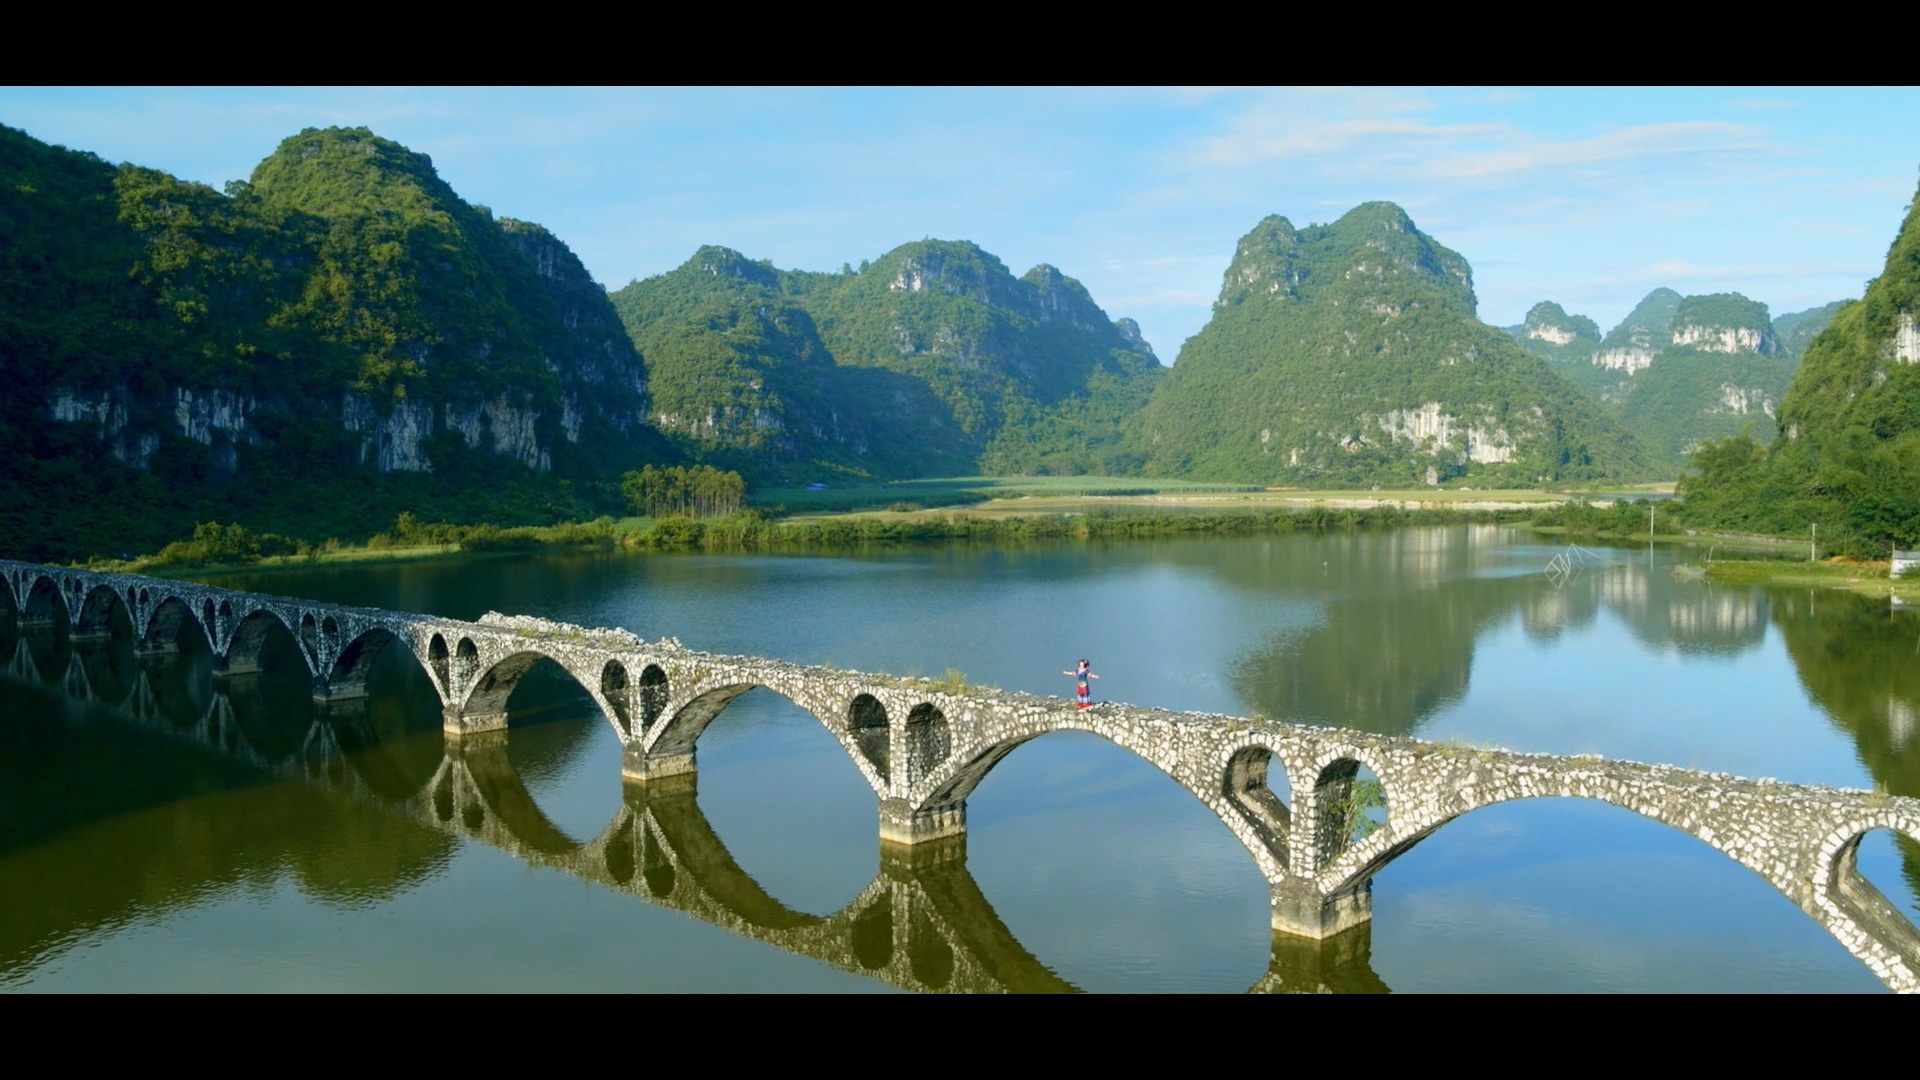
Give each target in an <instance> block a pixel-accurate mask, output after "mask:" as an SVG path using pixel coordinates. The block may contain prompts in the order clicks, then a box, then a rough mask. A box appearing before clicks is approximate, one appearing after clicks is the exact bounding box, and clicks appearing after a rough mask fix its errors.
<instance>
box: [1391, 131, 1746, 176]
mask: <svg viewBox="0 0 1920 1080" xmlns="http://www.w3.org/2000/svg"><path fill="white" fill-rule="evenodd" d="M1760 134H1761V133H1760V131H1759V130H1758V129H1756V128H1752V127H1748V126H1746V125H1743V124H1729V123H1725V122H1723V121H1716V120H1688V121H1676V122H1672V123H1665V124H1643V125H1640V126H1638V127H1630V128H1623V129H1621V130H1619V131H1611V132H1608V133H1606V134H1604V135H1596V136H1594V137H1593V138H1591V139H1578V140H1570V141H1553V140H1531V139H1527V140H1522V143H1523V144H1522V145H1519V146H1515V147H1511V148H1507V149H1500V150H1494V151H1488V152H1479V153H1468V154H1461V155H1458V156H1456V157H1453V158H1449V159H1446V160H1443V161H1435V162H1432V163H1431V164H1429V165H1427V166H1426V167H1424V168H1423V169H1422V170H1420V171H1421V173H1422V174H1423V175H1426V176H1430V177H1436V178H1469V177H1482V176H1491V175H1494V174H1498V173H1514V172H1528V171H1532V170H1536V169H1545V168H1551V167H1555V166H1562V165H1594V164H1599V163H1602V162H1611V161H1623V160H1626V159H1629V158H1637V157H1645V156H1648V155H1656V154H1708V153H1728V152H1736V151H1762V150H1767V149H1770V148H1769V147H1768V146H1767V144H1766V143H1764V142H1763V141H1762V140H1761V138H1760Z"/></svg>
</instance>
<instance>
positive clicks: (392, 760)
mask: <svg viewBox="0 0 1920 1080" xmlns="http://www.w3.org/2000/svg"><path fill="white" fill-rule="evenodd" d="M75 636H76V637H77V635H75ZM0 650H4V651H0V655H4V656H6V657H7V658H8V662H7V665H6V671H5V676H6V677H7V678H8V679H10V680H12V681H11V682H10V683H7V684H5V685H3V686H0V698H4V704H5V708H4V710H0V711H4V712H5V713H6V714H7V715H8V716H9V717H10V718H12V719H10V721H9V726H10V727H12V728H15V729H16V732H15V733H16V734H17V729H18V728H19V727H20V725H23V724H24V725H28V726H33V725H34V724H35V722H36V718H37V719H38V722H39V723H40V724H51V725H54V726H57V727H59V728H61V729H63V730H64V731H65V732H66V733H67V734H68V736H70V737H73V736H75V735H76V733H82V732H87V731H97V732H101V733H103V734H107V735H108V737H107V738H102V739H100V740H98V741H99V742H100V743H103V744H104V743H112V744H113V745H114V746H116V747H118V748H119V752H121V753H124V754H135V755H140V756H141V757H143V758H144V759H146V760H147V761H148V762H149V764H148V766H147V767H146V768H144V769H143V770H142V771H143V772H144V773H145V774H147V775H149V776H152V775H156V773H160V774H172V775H177V776H179V777H181V780H180V783H181V784H182V785H184V786H185V787H186V788H188V789H200V790H205V789H207V788H209V787H224V788H229V789H235V790H239V791H242V792H243V793H244V794H245V797H246V798H247V799H248V801H249V806H250V807H252V810H251V811H250V813H249V815H248V817H249V818H250V819H251V820H250V821H248V822H223V823H218V824H216V823H214V822H212V821H206V820H199V818H200V817H202V816H206V815H208V814H210V811H208V810H207V809H205V808H204V807H200V808H196V805H197V804H196V803H195V801H194V800H190V799H184V798H179V797H178V795H177V793H171V792H170V791H164V790H149V791H146V792H145V793H144V795H143V794H141V793H139V792H133V793H123V794H124V795H126V797H127V798H132V799H135V800H140V799H144V800H146V802H147V803H148V804H149V805H152V806H161V807H164V809H165V811H166V813H168V814H177V815H180V816H181V818H182V821H181V823H182V824H185V822H184V818H185V817H195V820H194V821H193V822H192V823H191V824H190V825H188V826H187V827H183V828H180V829H178V830H173V834H174V835H173V838H172V839H171V840H168V841H164V842H162V843H160V844H159V845H158V846H157V847H150V848H149V850H148V851H147V852H146V853H145V857H146V859H147V860H150V863H146V862H143V863H142V864H141V867H140V870H139V871H138V872H136V873H133V874H132V879H137V880H130V881H129V883H127V884H126V886H125V887H122V888H120V889H118V890H117V891H116V890H114V889H111V888H110V889H106V890H105V891H102V890H101V889H100V888H99V886H98V883H93V882H90V883H88V884H89V889H90V890H91V891H90V896H91V901H90V902H89V903H83V904H79V905H77V906H76V905H72V904H62V905H51V906H50V908H49V911H47V912H43V913H42V914H43V915H48V914H51V915H52V919H51V921H48V920H46V919H39V920H37V921H36V919H26V920H9V921H10V922H15V923H17V925H13V926H12V927H11V930H10V932H6V933H0V976H5V975H6V974H15V975H17V974H20V973H22V972H24V971H26V970H30V969H31V968H32V967H33V966H34V965H36V964H38V963H40V962H41V960H42V958H44V957H45V956H46V955H47V953H48V952H49V950H51V949H55V948H59V947H60V943H62V942H73V941H75V940H78V939H79V938H81V937H84V936H85V935H86V934H87V933H88V932H90V931H91V930H92V929H94V928H98V927H100V926H107V925H113V924H115V923H117V922H120V921H124V920H125V919H127V918H130V917H133V916H135V915H136V914H150V913H151V912H150V911H140V910H139V909H140V908H141V907H142V906H143V905H150V904H152V903H156V902H157V903H159V904H161V905H163V906H168V905H185V904H191V903H192V902H194V900H195V899H196V898H197V897H199V896H202V895H205V893H206V891H207V889H208V888H209V887H212V886H216V885H218V884H220V883H222V882H225V881H230V880H238V879H245V878H250V877H256V876H258V875H261V874H263V873H272V872H275V870H274V868H275V867H279V866H282V865H284V864H285V863H286V862H288V861H292V862H293V863H294V864H295V872H296V873H297V874H299V875H300V879H301V881H302V884H303V885H304V886H306V887H307V888H308V890H309V891H312V892H315V893H318V894H320V895H321V896H322V897H323V898H324V897H329V896H352V897H359V898H364V897H375V896H386V895H392V894H394V893H397V892H399V891H402V890H405V889H408V888H412V887H415V886H417V885H419V884H421V883H423V882H424V881H425V880H426V879H427V878H428V877H430V876H431V875H432V874H433V873H435V872H437V868H438V867H440V866H441V865H444V863H445V861H446V860H447V858H448V857H449V855H450V852H451V851H452V849H453V848H454V847H455V846H456V844H457V842H458V841H462V840H464V841H471V842H478V843H483V844H486V845H489V846H491V847H495V848H498V849H501V850H503V851H507V852H509V853H511V854H513V855H514V856H515V857H517V858H519V859H521V860H523V861H525V862H526V863H528V864H530V865H534V866H541V867H550V868H553V869H558V870H562V871H565V872H566V873H568V874H571V875H573V876H575V877H577V878H579V879H581V880H584V881H589V882H592V883H594V884H596V885H599V886H601V887H602V888H606V889H610V890H613V891H616V892H621V893H625V894H628V895H631V896H634V897H636V898H638V899H640V900H642V901H645V902H646V903H649V904H654V905H658V906H661V907H665V908H669V909H672V910H675V911H679V912H682V913H684V914H686V915H689V916H691V917H694V918H697V919H700V920H702V921H704V922H707V923H711V924H713V925H716V926H719V927H722V928H724V929H727V930H729V931H731V932H733V933H736V934H739V935H742V936H744V937H748V938H752V939H755V940H758V941H761V942H764V943H766V944H769V945H772V946H774V947H776V948H779V949H783V950H785V951H788V952H791V953H795V954H798V955H801V956H806V957H810V958H813V959H815V960H818V961H822V962H824V963H827V964H829V965H831V966H833V967H835V968H839V969H841V970H844V971H849V972H854V973H857V974H861V975H865V976H869V977H872V978H876V979H879V980H882V981H884V982H886V983H889V984H891V985H894V986H897V987H901V988H904V989H908V990H912V991H918V992H966V993H982V992H1013V993H1061V992H1074V991H1075V990H1076V988H1075V987H1074V986H1073V985H1072V984H1070V983H1069V982H1067V981H1066V980H1064V979H1062V978H1061V977H1060V976H1059V975H1058V974H1056V973H1055V972H1054V971H1052V970H1051V969H1050V968H1048V967H1047V965H1046V964H1044V963H1043V962H1042V961H1040V960H1039V959H1038V958H1036V957H1035V956H1034V955H1033V954H1032V953H1031V952H1030V951H1029V950H1028V949H1027V948H1026V947H1025V946H1024V945H1022V944H1021V942H1020V941H1019V940H1017V939H1016V938H1015V937H1014V936H1013V934H1012V933H1011V932H1010V931H1009V930H1008V928H1007V927H1006V925H1005V923H1004V922H1003V921H1002V920H1001V919H1000V917H999V915H998V914H997V913H996V912H995V910H994V908H993V905H992V904H991V902H989V901H988V899H987V898H986V896H985V895H984V894H983V893H982V892H981V890H980V887H979V885H978V883H977V882H976V881H975V880H974V878H973V876H972V875H971V873H969V871H968V869H967V865H966V857H965V856H966V838H965V836H964V835H962V836H957V837H953V838H950V839H947V840H941V841H934V842H929V843H923V844H919V845H915V846H913V847H898V846H893V845H882V852H881V857H880V860H879V867H878V871H877V873H876V874H875V876H874V878H873V880H872V881H871V883H869V884H868V885H867V886H866V887H865V888H864V889H862V890H861V891H860V893H859V894H858V896H857V897H856V898H855V899H854V900H853V901H852V902H851V903H849V904H847V905H846V906H845V907H844V908H843V909H841V910H840V911H838V912H835V913H833V914H830V915H824V916H822V915H813V914H808V913H805V912H801V911H795V910H793V909H791V908H789V907H787V906H786V905H785V904H783V903H782V902H781V901H780V900H779V899H778V898H776V897H774V896H772V895H770V894H769V893H768V892H767V891H766V890H765V889H764V888H762V887H761V886H760V884H759V883H758V882H757V881H756V880H755V879H754V878H753V876H752V875H751V874H749V873H748V872H747V871H746V870H744V869H743V868H742V867H741V866H740V865H739V864H738V863H737V861H736V860H735V859H734V857H733V855H732V854H731V853H730V852H729V851H728V849H727V847H726V845H725V843H724V842H723V841H722V840H721V839H720V837H719V836H718V835H717V834H716V833H715V831H714V829H713V827H712V825H711V824H710V823H709V822H708V820H707V818H706V816H705V815H704V814H703V813H702V811H701V809H700V805H699V801H698V798H697V792H696V790H695V776H694V775H691V774H690V775H687V776H685V777H682V778H675V779H668V780H655V781H653V782H651V783H648V784H628V785H627V786H626V787H625V789H624V797H623V799H622V801H621V804H620V806H619V808H618V809H617V810H616V811H615V812H614V814H613V817H612V819H611V820H610V821H609V822H608V823H607V824H606V825H605V827H604V828H602V829H601V830H600V831H599V833H598V834H597V835H595V836H594V837H593V838H592V839H590V840H578V839H575V838H574V837H572V836H569V835H568V834H567V832H566V831H564V830H563V829H561V828H560V827H558V826H557V825H555V824H554V823H553V822H552V821H551V820H550V819H549V817H548V816H547V814H546V813H545V812H544V811H543V810H542V809H541V807H540V805H539V803H538V801H537V800H536V798H535V797H534V795H533V794H532V792H530V791H529V789H528V787H527V784H526V782H525V780H524V778H523V774H522V771H521V770H520V769H517V768H516V767H515V763H514V761H513V760H511V759H510V757H509V754H508V752H507V733H506V732H505V731H501V732H497V733H491V734H483V735H480V736H477V737H476V736H469V737H466V738H462V739H452V740H449V739H446V738H445V737H444V736H443V735H442V732H441V725H440V715H439V706H438V701H437V699H435V698H434V697H433V695H432V693H431V689H430V688H421V687H413V688H411V689H410V688H409V687H408V686H407V685H406V684H405V680H406V678H408V677H409V676H408V675H406V674H400V675H399V676H398V678H399V679H400V684H399V685H392V684H388V685H376V686H375V687H374V690H375V692H373V693H370V694H369V695H368V696H366V697H362V698H351V699H347V700H345V701H338V702H331V703H316V702H314V701H312V699H311V695H309V694H308V693H307V692H306V683H305V680H303V679H300V678H297V677H295V678H279V679H276V678H275V676H274V674H273V670H272V668H271V667H270V666H269V668H268V670H266V671H265V672H263V673H261V674H256V675H248V676H243V677H230V678H223V679H219V680H215V679H214V678H213V677H212V675H211V672H210V663H209V662H208V658H206V657H204V656H196V655H194V654H192V653H191V652H189V653H188V654H186V655H181V654H178V653H170V654H166V655H161V656H152V657H141V656H137V655H136V654H135V652H134V650H133V642H132V640H131V638H130V636H116V635H112V634H108V635H103V636H99V637H96V638H93V639H88V640H71V639H69V637H68V636H67V635H64V634H57V633H56V632H55V630H54V628H51V627H39V628H34V627H27V628H25V629H24V630H23V629H22V628H21V627H19V626H18V625H17V623H9V624H5V625H0ZM399 670H400V671H402V672H404V671H405V670H406V669H405V667H404V666H401V667H400V669H399ZM411 677H418V676H417V675H414V676H411ZM130 734H131V735H134V736H136V737H134V738H129V737H128V736H129V735H130ZM142 737H144V738H142ZM156 747H159V748H162V749H159V750H156V749H155V748H156ZM0 757H3V758H4V761H5V764H0V770H5V771H17V770H19V769H22V768H33V767H36V765H37V764H39V763H34V762H31V760H30V758H31V755H25V756H22V755H13V754H8V755H4V756H0ZM523 764H525V763H523ZM9 765H10V766H12V768H11V769H8V766H9ZM214 773H218V774H219V775H218V776H214V775H213V774H214ZM7 786H8V787H10V788H13V789H14V790H15V791H16V795H17V794H18V793H19V792H21V791H22V790H25V789H23V788H22V786H21V785H18V784H9V785H7ZM30 788H31V785H27V786H26V789H30ZM127 809H129V806H128V804H127V802H126V799H125V798H122V799H121V800H120V801H117V802H114V803H113V805H112V806H111V807H105V806H100V805H95V804H89V803H87V802H86V801H85V800H81V801H80V802H79V803H72V802H71V801H69V800H61V799H51V800H47V803H46V805H45V806H43V807H42V808H41V809H40V811H39V813H40V815H41V820H40V821H39V822H38V823H37V824H35V825H33V826H31V827H30V828H29V829H28V830H27V831H28V832H31V833H34V834H37V835H39V836H41V837H46V836H50V835H53V834H55V833H59V832H63V831H69V830H73V829H77V828H80V827H82V826H85V825H87V824H89V823H90V822H92V821H95V820H98V819H101V818H105V817H109V816H113V815H124V814H125V811H126V810H127ZM276 829H281V830H286V831H287V833H288V835H286V836H283V837H276V836H275V835H272V834H273V833H274V831H275V830H276ZM316 830H320V831H324V832H325V833H326V835H325V836H324V840H323V842H319V843H313V844H297V843H295V842H294V840H293V836H294V835H295V834H298V835H300V836H303V837H306V838H308V839H320V838H318V837H315V836H313V834H314V833H315V831H316ZM161 831H162V832H166V831H167V830H161ZM182 837H191V838H192V839H191V840H183V839H181V838H182ZM12 839H14V840H15V841H18V840H20V839H21V838H20V837H14V838H12ZM103 842H104V841H103ZM183 843H191V844H192V845H193V846H194V850H192V851H185V850H175V849H177V848H178V847H179V845H181V844H183ZM17 846H18V843H17V842H16V843H5V842H4V841H0V852H4V851H5V850H7V849H12V848H16V847H17ZM290 847H298V848H300V850H302V851H307V850H315V851H325V852H331V853H334V855H333V857H334V858H335V860H336V861H337V862H345V863H351V864H352V865H351V866H348V865H337V866H316V865H311V863H312V860H311V858H305V857H300V856H296V857H294V858H292V859H291V860H289V859H288V855H289V848H290ZM161 864H164V865H161ZM48 872H49V873H54V872H55V871H53V870H49V871H48ZM156 872H157V873H158V875H159V876H160V877H161V878H164V879H165V880H166V883H165V885H164V886H163V887H160V888H154V887H153V886H152V882H153V880H154V875H155V873H156ZM20 884H21V886H22V887H23V888H26V889H28V890H30V894H33V895H42V894H44V895H58V894H60V893H61V892H63V891H65V892H71V891H72V889H71V883H62V882H59V881H56V880H52V879H49V880H47V881H45V882H43V883H41V884H40V885H38V886H36V885H34V884H33V883H32V882H31V881H23V882H21V883H20ZM63 885H64V886H66V888H64V889H63ZM54 908H57V909H58V910H57V913H55V912H53V910H52V909H54ZM70 912H71V913H72V915H71V917H70V918H69V917H68V913H70ZM1370 948H1371V927H1370V925H1369V924H1362V925H1361V926H1359V927H1357V928H1355V929H1353V930H1350V931H1347V932H1345V933H1342V934H1340V935H1337V936H1335V937H1333V938H1330V939H1328V940H1325V941H1319V942H1316V941H1311V940H1307V939H1301V938H1295V937H1290V936H1287V935H1279V934H1276V935H1275V936H1274V938H1273V945H1272V949H1271V952H1270V955H1269V957H1268V963H1267V970H1266V972H1265V974H1264V975H1263V976H1262V977H1261V978H1260V979H1259V980H1258V981H1257V982H1256V983H1255V984H1254V986H1252V987H1251V988H1250V989H1251V990H1252V991H1255V992H1267V993H1299V992H1305V993H1328V992H1385V991H1386V990H1387V987H1386V986H1385V985H1384V984H1383V983H1382V982H1381V980H1380V978H1379V977H1378V975H1376V974H1375V973H1374V971H1373V970H1372V968H1371V966H1370Z"/></svg>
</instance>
